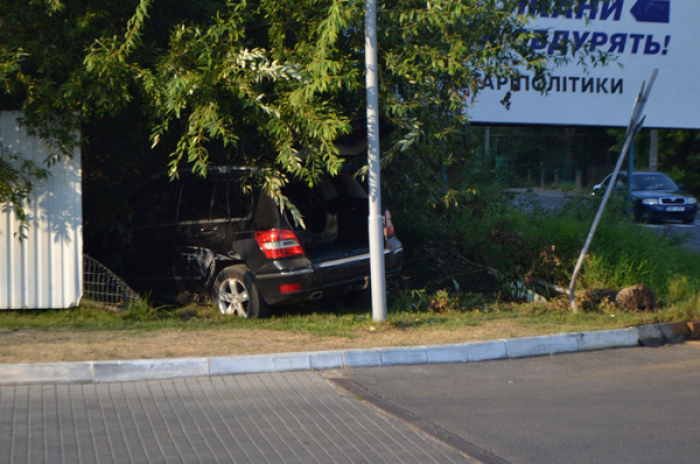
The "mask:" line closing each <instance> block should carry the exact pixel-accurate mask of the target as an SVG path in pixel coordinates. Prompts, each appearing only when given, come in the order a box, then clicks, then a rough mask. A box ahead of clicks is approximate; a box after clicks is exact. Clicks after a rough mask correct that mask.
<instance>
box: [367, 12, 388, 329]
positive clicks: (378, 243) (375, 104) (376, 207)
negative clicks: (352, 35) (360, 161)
mask: <svg viewBox="0 0 700 464" xmlns="http://www.w3.org/2000/svg"><path fill="white" fill-rule="evenodd" d="M365 68H366V81H367V146H368V149H367V165H368V168H369V181H368V182H369V218H368V219H369V220H368V225H369V226H368V228H369V259H370V282H371V285H372V319H373V320H374V321H375V322H382V321H384V320H386V282H385V277H384V222H383V216H382V198H381V181H380V177H379V171H380V169H379V78H378V77H377V1H376V0H366V1H365Z"/></svg>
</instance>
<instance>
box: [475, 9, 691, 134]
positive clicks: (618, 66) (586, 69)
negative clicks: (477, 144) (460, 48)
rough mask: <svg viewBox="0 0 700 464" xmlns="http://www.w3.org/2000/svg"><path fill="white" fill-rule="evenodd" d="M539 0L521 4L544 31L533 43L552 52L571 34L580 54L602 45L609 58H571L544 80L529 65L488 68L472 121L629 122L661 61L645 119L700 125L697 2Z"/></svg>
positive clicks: (650, 123) (651, 124) (652, 124)
mask: <svg viewBox="0 0 700 464" xmlns="http://www.w3.org/2000/svg"><path fill="white" fill-rule="evenodd" d="M537 3H538V2H537V1H536V0H532V1H531V0H523V1H522V2H521V4H520V5H521V6H520V8H519V12H520V13H530V14H532V15H533V16H534V19H533V20H532V21H531V23H530V24H529V25H528V27H529V28H531V29H533V30H535V31H539V32H541V33H542V34H546V40H545V39H544V36H541V37H540V38H538V39H533V40H531V42H530V46H531V47H532V48H534V49H537V50H540V51H542V52H546V53H547V54H548V55H549V56H552V57H553V58H555V57H556V55H557V54H559V55H561V53H562V52H561V48H560V47H561V44H562V43H566V42H569V43H570V44H571V46H573V47H574V48H575V49H576V50H577V51H578V53H579V54H582V53H584V52H586V53H589V54H591V55H595V54H596V53H599V52H603V53H605V54H607V56H608V57H609V58H611V62H610V63H609V64H608V65H607V66H602V67H601V66H598V67H591V66H583V65H581V64H578V63H575V62H572V63H568V64H565V65H563V66H560V67H557V68H555V69H554V70H553V72H552V75H551V77H548V78H546V79H539V80H538V79H533V78H532V75H528V73H527V72H525V71H523V73H522V77H521V78H518V79H504V78H501V79H499V78H495V77H489V76H486V77H485V78H484V80H483V84H482V89H481V92H480V93H479V94H477V95H476V97H475V98H474V100H473V101H472V102H471V105H470V106H469V108H468V109H467V113H468V115H469V117H470V120H471V121H472V122H474V123H487V124H513V125H518V124H545V125H581V126H607V127H626V126H627V124H628V123H629V118H630V115H631V112H632V107H633V105H634V100H635V97H636V96H637V93H638V92H639V89H640V87H641V85H642V82H644V81H647V82H648V80H649V78H650V76H651V74H652V71H653V70H654V68H658V70H659V74H658V77H657V79H656V82H655V83H654V88H653V91H652V93H651V96H650V98H649V101H648V102H647V106H646V111H645V114H646V121H645V123H644V126H645V127H647V128H659V129H661V128H677V129H700V88H699V86H698V85H697V84H696V82H695V76H697V75H698V71H700V58H698V52H697V47H698V44H700V2H697V1H692V0H587V1H586V2H584V3H583V5H582V6H581V7H579V8H577V9H571V10H568V11H564V12H561V13H558V14H557V13H555V14H545V13H543V12H542V11H541V10H540V9H539V8H538V7H537ZM543 92H544V93H543ZM506 97H507V98H506ZM504 99H505V101H507V102H508V103H509V104H504Z"/></svg>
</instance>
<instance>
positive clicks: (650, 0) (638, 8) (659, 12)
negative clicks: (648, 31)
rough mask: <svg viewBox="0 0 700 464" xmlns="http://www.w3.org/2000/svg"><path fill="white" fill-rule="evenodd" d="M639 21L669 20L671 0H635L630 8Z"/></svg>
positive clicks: (661, 21) (665, 21) (666, 21)
mask: <svg viewBox="0 0 700 464" xmlns="http://www.w3.org/2000/svg"><path fill="white" fill-rule="evenodd" d="M630 12H631V13H632V16H634V19H636V20H637V21H639V22H640V23H668V22H671V0H637V3H635V4H634V6H633V7H632V9H631V10H630Z"/></svg>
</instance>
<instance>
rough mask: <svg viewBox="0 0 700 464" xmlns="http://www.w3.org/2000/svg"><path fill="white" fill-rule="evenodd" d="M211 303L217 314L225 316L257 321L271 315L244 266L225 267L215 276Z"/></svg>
mask: <svg viewBox="0 0 700 464" xmlns="http://www.w3.org/2000/svg"><path fill="white" fill-rule="evenodd" d="M212 301H214V302H215V303H216V306H217V308H218V309H219V312H220V313H221V314H222V315H226V316H231V315H234V314H235V315H238V316H239V317H243V318H246V319H257V318H267V317H270V315H271V314H272V312H271V310H270V307H269V306H268V304H267V303H266V302H265V300H264V299H263V298H262V296H261V295H260V292H258V288H257V287H256V286H255V282H253V276H252V274H251V273H250V271H249V270H248V268H246V267H245V266H231V267H227V268H226V269H224V270H222V271H221V272H220V273H219V275H218V276H216V280H215V281H214V286H213V287H212Z"/></svg>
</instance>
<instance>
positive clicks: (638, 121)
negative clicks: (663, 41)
mask: <svg viewBox="0 0 700 464" xmlns="http://www.w3.org/2000/svg"><path fill="white" fill-rule="evenodd" d="M658 72H659V70H658V69H654V71H653V72H652V74H651V79H649V86H647V87H646V90H645V83H644V82H642V88H641V89H640V90H639V94H638V95H637V98H636V100H635V102H634V109H633V111H632V117H631V118H630V123H629V126H627V135H626V137H625V144H624V146H623V147H622V151H621V152H620V156H619V157H618V159H617V164H615V170H614V171H613V174H612V176H611V177H610V182H609V183H608V188H607V189H606V190H605V195H603V200H602V201H601V202H600V206H599V207H598V212H597V213H596V215H595V218H594V219H593V224H592V225H591V230H590V231H589V232H588V237H586V243H585V244H584V245H583V249H582V250H581V254H580V255H579V257H578V261H577V262H576V267H575V268H574V273H573V275H572V276H571V283H570V284H569V290H568V292H567V293H568V294H569V303H570V304H571V309H572V310H573V312H575V313H577V312H578V308H577V307H576V298H575V289H576V280H578V276H579V274H580V273H581V267H583V261H584V259H585V258H586V255H587V254H588V248H589V247H590V245H591V242H592V241H593V236H594V235H595V231H596V229H597V228H598V224H599V223H600V218H601V217H602V216H603V211H604V210H605V205H607V203H608V199H609V198H610V194H611V192H612V190H613V188H614V187H615V179H616V178H617V175H618V174H619V172H620V168H621V167H622V161H623V160H624V159H625V155H626V154H627V152H628V151H629V148H630V144H631V143H632V140H634V138H635V137H636V136H637V134H638V133H639V131H640V130H641V128H642V125H643V124H644V117H643V116H642V112H643V111H644V105H645V104H646V102H647V100H648V99H649V93H650V92H651V88H652V86H653V85H654V81H655V80H656V75H657V74H658Z"/></svg>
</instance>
